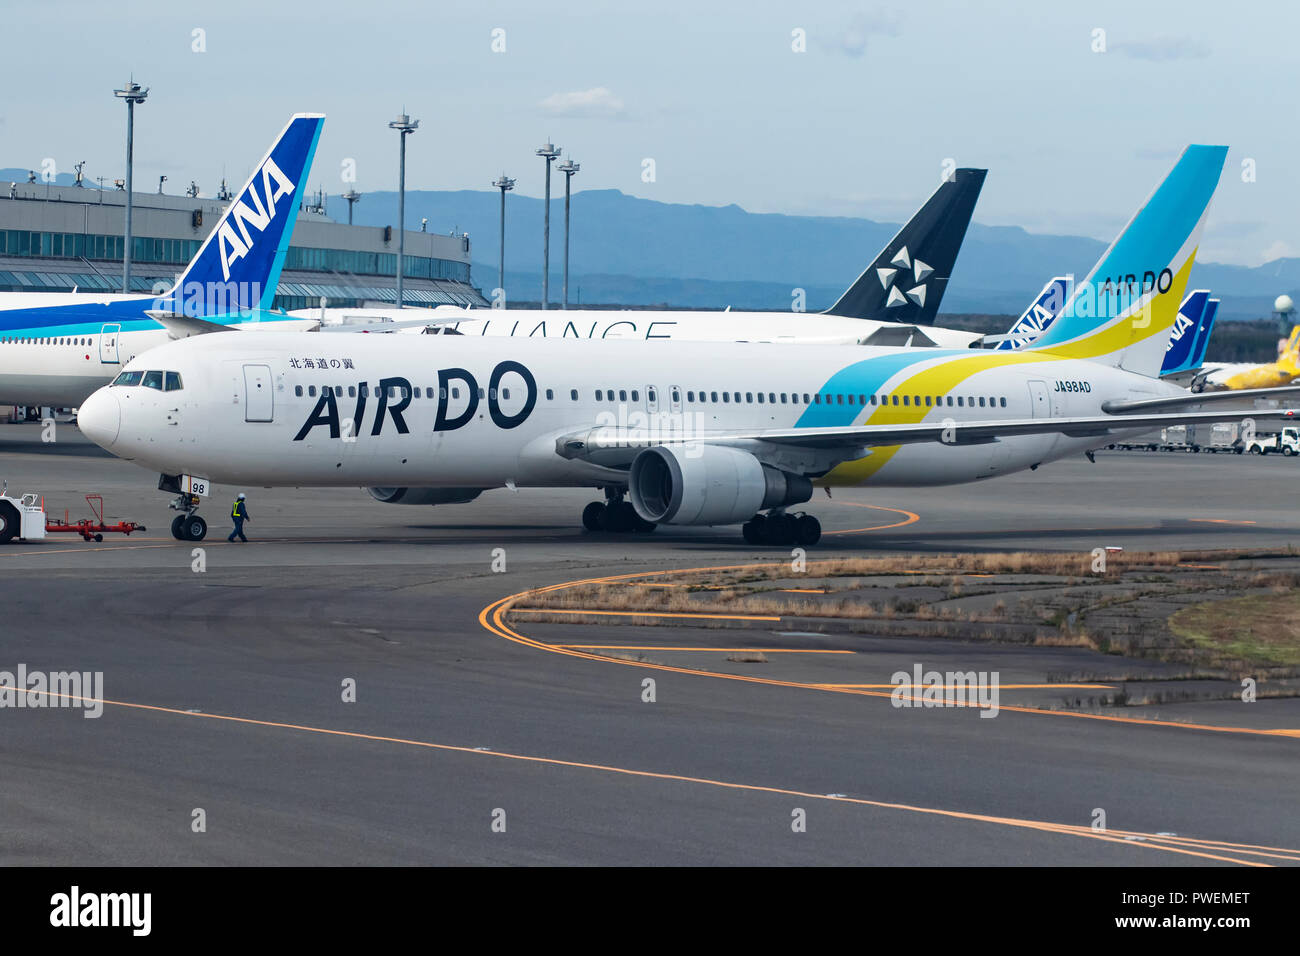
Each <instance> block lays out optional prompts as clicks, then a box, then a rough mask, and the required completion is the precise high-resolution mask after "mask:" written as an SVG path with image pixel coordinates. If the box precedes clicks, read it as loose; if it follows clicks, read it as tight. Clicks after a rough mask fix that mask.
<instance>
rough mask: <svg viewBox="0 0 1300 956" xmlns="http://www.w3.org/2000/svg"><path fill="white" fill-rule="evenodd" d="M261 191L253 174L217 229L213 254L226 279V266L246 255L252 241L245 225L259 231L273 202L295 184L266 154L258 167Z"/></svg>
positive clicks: (272, 212) (268, 221)
mask: <svg viewBox="0 0 1300 956" xmlns="http://www.w3.org/2000/svg"><path fill="white" fill-rule="evenodd" d="M260 171H261V174H262V175H261V181H262V192H261V194H260V195H259V194H258V191H257V181H258V177H257V176H254V177H253V180H252V182H250V183H249V185H248V190H247V191H246V192H245V193H244V195H243V196H241V197H240V198H239V200H238V201H237V202H236V203H235V204H234V205H233V206H231V207H230V211H229V212H228V213H227V214H226V217H225V218H224V219H223V220H222V222H221V225H220V227H218V229H217V254H218V257H219V258H220V259H221V275H222V278H223V279H225V280H226V281H230V266H231V264H232V263H234V262H235V261H236V260H238V259H242V258H243V257H244V256H246V255H248V252H249V250H251V249H252V248H253V243H254V242H255V241H256V239H255V236H254V235H252V234H250V233H249V227H252V228H253V229H254V230H256V232H257V233H259V234H260V233H262V232H264V231H265V230H266V227H267V226H269V225H270V224H271V220H272V219H274V218H275V204H276V203H277V202H278V201H279V200H280V199H281V198H282V197H284V196H292V195H293V191H294V189H296V188H297V187H296V186H295V185H294V184H293V183H292V182H290V181H289V177H288V176H286V175H285V174H284V173H283V172H281V171H280V167H279V166H277V165H276V164H275V160H273V159H271V158H270V157H267V160H266V162H265V163H263V164H262V168H261V170H260Z"/></svg>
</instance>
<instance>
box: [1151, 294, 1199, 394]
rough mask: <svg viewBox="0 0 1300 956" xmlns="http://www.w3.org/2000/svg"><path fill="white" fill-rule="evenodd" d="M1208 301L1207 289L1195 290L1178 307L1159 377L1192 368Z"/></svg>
mask: <svg viewBox="0 0 1300 956" xmlns="http://www.w3.org/2000/svg"><path fill="white" fill-rule="evenodd" d="M1209 301H1210V290H1209V289H1197V290H1196V291H1194V292H1192V293H1191V294H1190V295H1188V297H1187V298H1186V299H1184V300H1183V304H1182V305H1180V306H1179V307H1178V316H1177V318H1176V319H1174V327H1173V329H1172V330H1171V331H1170V333H1169V344H1168V345H1166V346H1165V360H1164V362H1163V363H1162V364H1161V366H1160V374H1161V375H1171V374H1173V373H1174V372H1185V371H1187V370H1188V369H1190V368H1192V367H1193V365H1192V362H1193V360H1194V359H1195V358H1196V351H1195V346H1196V341H1197V339H1198V338H1199V337H1200V332H1201V324H1202V323H1203V322H1204V321H1205V309H1206V306H1207V305H1208V304H1209Z"/></svg>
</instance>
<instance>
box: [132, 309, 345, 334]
mask: <svg viewBox="0 0 1300 956" xmlns="http://www.w3.org/2000/svg"><path fill="white" fill-rule="evenodd" d="M145 315H147V316H149V318H151V319H153V320H154V321H155V322H157V323H158V324H159V325H161V326H162V327H163V328H164V329H166V330H167V334H168V335H169V336H171V337H172V338H174V339H188V338H189V337H190V336H193V335H207V334H209V333H211V332H252V331H258V330H261V331H265V332H314V331H316V329H317V328H319V327H320V323H319V322H316V321H313V320H310V319H276V320H274V321H267V322H236V323H233V324H231V325H222V324H221V323H220V322H213V321H210V320H209V319H200V318H196V317H195V316H192V315H182V314H179V313H176V312H166V311H163V310H159V309H151V310H148V311H146V312H145Z"/></svg>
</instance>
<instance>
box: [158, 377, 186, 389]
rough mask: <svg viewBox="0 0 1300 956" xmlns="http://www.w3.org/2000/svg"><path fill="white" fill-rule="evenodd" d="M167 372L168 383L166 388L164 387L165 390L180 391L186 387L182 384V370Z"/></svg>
mask: <svg viewBox="0 0 1300 956" xmlns="http://www.w3.org/2000/svg"><path fill="white" fill-rule="evenodd" d="M166 374H167V385H166V388H164V389H163V390H164V391H167V392H179V391H180V390H181V389H182V388H184V387H185V386H184V385H182V384H181V373H180V372H168V373H166Z"/></svg>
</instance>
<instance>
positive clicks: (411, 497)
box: [366, 488, 483, 505]
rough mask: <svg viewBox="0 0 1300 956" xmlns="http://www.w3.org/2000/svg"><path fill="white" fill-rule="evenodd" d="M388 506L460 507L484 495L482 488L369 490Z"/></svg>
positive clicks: (374, 496) (368, 489)
mask: <svg viewBox="0 0 1300 956" xmlns="http://www.w3.org/2000/svg"><path fill="white" fill-rule="evenodd" d="M366 491H368V492H370V497H372V498H374V499H375V500H376V501H382V502H383V503H384V504H386V505H458V504H462V503H464V502H466V501H473V500H474V499H475V498H477V497H478V496H479V495H481V494H483V489H482V488H367V489H366Z"/></svg>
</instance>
